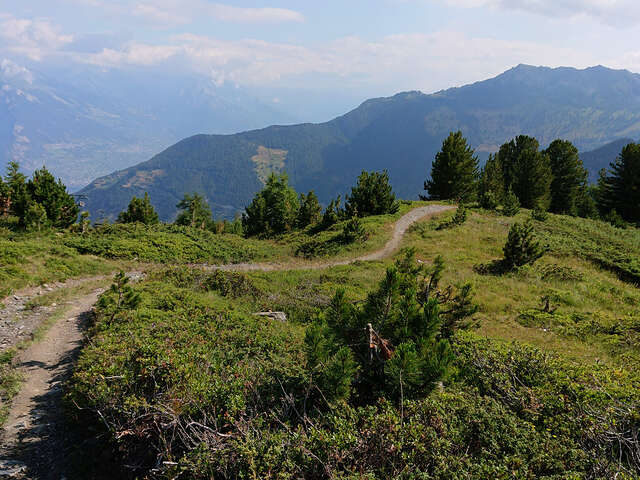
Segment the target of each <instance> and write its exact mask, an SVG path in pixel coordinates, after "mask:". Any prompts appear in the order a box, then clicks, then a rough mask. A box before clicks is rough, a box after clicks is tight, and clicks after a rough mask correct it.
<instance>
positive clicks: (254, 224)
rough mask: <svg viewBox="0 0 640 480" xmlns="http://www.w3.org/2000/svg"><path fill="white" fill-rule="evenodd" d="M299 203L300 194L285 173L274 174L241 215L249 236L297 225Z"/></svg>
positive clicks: (287, 228)
mask: <svg viewBox="0 0 640 480" xmlns="http://www.w3.org/2000/svg"><path fill="white" fill-rule="evenodd" d="M299 208H300V203H299V200H298V194H297V193H296V191H295V190H294V189H293V188H292V187H290V186H289V177H288V176H287V174H286V173H282V174H281V175H276V174H275V173H271V175H269V178H268V179H267V182H266V184H265V186H264V188H263V189H262V191H261V192H259V193H258V194H257V195H256V196H255V197H254V198H253V200H252V201H251V203H250V204H249V206H247V208H246V209H245V213H244V214H243V215H242V225H243V227H244V231H245V234H246V235H249V236H251V235H273V234H278V233H284V232H288V231H290V230H292V229H293V228H295V226H296V222H297V219H298V210H299Z"/></svg>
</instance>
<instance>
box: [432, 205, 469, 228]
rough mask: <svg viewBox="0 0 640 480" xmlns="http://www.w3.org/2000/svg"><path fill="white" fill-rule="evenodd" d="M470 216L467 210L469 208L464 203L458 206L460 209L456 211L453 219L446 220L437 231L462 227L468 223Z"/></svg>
mask: <svg viewBox="0 0 640 480" xmlns="http://www.w3.org/2000/svg"><path fill="white" fill-rule="evenodd" d="M468 216H469V212H468V210H467V207H466V206H465V205H464V203H461V204H460V205H458V208H457V209H456V213H455V214H454V215H453V217H451V219H450V220H446V221H444V222H442V223H440V224H439V225H438V227H437V228H436V230H444V229H446V228H452V227H457V226H460V225H462V224H464V222H466V221H467V217H468Z"/></svg>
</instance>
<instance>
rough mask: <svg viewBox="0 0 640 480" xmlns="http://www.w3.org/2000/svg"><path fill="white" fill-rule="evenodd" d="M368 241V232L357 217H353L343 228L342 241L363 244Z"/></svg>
mask: <svg viewBox="0 0 640 480" xmlns="http://www.w3.org/2000/svg"><path fill="white" fill-rule="evenodd" d="M366 239H367V231H366V229H365V228H364V226H363V225H362V221H361V220H360V218H358V217H357V216H354V217H351V218H350V219H349V220H347V222H346V223H345V224H344V227H342V241H343V242H344V243H354V242H362V241H365V240H366Z"/></svg>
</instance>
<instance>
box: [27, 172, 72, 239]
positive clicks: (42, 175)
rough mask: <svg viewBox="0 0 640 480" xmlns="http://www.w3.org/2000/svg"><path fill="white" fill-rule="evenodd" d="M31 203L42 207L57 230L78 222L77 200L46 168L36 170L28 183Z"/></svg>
mask: <svg viewBox="0 0 640 480" xmlns="http://www.w3.org/2000/svg"><path fill="white" fill-rule="evenodd" d="M27 191H28V193H29V202H34V203H37V204H39V205H41V206H42V207H43V208H44V210H45V211H46V215H47V219H48V221H49V222H50V223H51V224H52V225H53V226H54V227H56V228H67V227H69V226H70V225H72V224H74V223H75V222H76V221H77V220H78V213H79V208H78V205H77V204H76V201H75V199H74V198H73V197H72V196H71V195H69V194H68V193H67V187H66V186H65V185H64V184H63V183H62V180H60V179H58V181H56V179H55V178H54V176H53V175H52V174H51V173H50V172H49V171H48V170H47V169H46V168H45V167H42V168H41V169H40V170H36V171H35V172H34V173H33V176H32V177H31V179H30V180H29V181H28V182H27Z"/></svg>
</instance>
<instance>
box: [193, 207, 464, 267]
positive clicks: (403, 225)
mask: <svg viewBox="0 0 640 480" xmlns="http://www.w3.org/2000/svg"><path fill="white" fill-rule="evenodd" d="M454 208H456V207H453V206H450V205H427V206H426V207H418V208H414V209H413V210H411V211H410V212H409V213H406V214H405V215H403V216H402V217H400V219H398V221H397V222H396V223H395V225H394V226H393V234H392V235H391V238H390V239H389V241H388V242H387V243H386V244H385V246H384V247H383V248H381V249H380V250H377V251H375V252H372V253H367V254H366V255H362V256H360V257H356V258H350V259H347V260H332V261H328V262H321V263H309V262H300V263H293V264H291V263H284V264H279V263H233V264H228V265H205V266H204V267H205V269H207V270H224V271H234V272H249V271H263V272H269V271H276V270H322V269H324V268H330V267H336V266H339V265H349V264H351V263H354V262H366V261H371V260H382V259H383V258H386V257H388V256H390V255H391V254H392V253H393V252H394V251H395V250H396V249H397V248H398V247H399V246H400V242H401V241H402V237H403V236H404V234H405V233H406V231H407V230H408V229H409V227H410V226H411V225H413V224H414V223H416V222H417V221H419V220H422V219H424V218H426V217H430V216H432V215H436V214H438V213H441V212H445V211H447V210H452V209H454Z"/></svg>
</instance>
